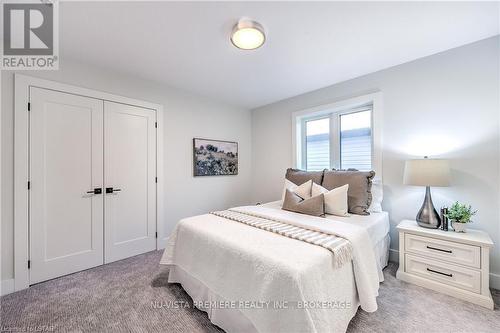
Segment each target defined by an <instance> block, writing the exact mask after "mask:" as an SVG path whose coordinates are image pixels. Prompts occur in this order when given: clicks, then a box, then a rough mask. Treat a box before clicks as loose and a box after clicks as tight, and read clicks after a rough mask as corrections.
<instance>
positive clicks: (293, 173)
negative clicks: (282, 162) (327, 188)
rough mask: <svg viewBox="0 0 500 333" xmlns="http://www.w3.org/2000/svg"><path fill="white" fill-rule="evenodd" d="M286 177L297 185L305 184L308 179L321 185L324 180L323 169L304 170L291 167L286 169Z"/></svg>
mask: <svg viewBox="0 0 500 333" xmlns="http://www.w3.org/2000/svg"><path fill="white" fill-rule="evenodd" d="M285 178H286V179H288V180H289V181H291V182H292V183H294V184H295V185H300V184H304V183H305V182H307V181H308V180H312V181H313V183H316V184H318V185H319V184H321V182H322V181H323V171H304V170H299V169H291V168H289V169H287V170H286V174H285Z"/></svg>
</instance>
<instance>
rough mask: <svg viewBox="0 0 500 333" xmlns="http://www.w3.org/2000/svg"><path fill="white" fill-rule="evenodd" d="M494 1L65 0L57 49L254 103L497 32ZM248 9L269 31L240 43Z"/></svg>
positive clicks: (224, 98)
mask: <svg viewBox="0 0 500 333" xmlns="http://www.w3.org/2000/svg"><path fill="white" fill-rule="evenodd" d="M498 6H499V4H498V3H495V2H489V3H466V2H454V3H452V2H440V3H430V2H426V3H416V2H413V3H410V2H385V3H376V2H370V3H366V2H364V3H362V2H350V3H347V2H343V3H341V2H316V3H306V2H288V3H286V2H274V3H271V2H270V3H262V2H261V3H252V2H230V3H228V2H226V3H208V2H203V3H200V2H197V3H193V2H190V3H172V2H171V3H166V2H149V3H144V2H142V3H139V2H126V3H111V2H107V3H97V2H90V3H89V2H87V3H63V4H62V5H61V9H60V39H61V42H60V43H61V44H60V50H61V57H68V58H71V59H76V60H80V61H83V62H86V63H90V64H93V65H97V66H103V67H107V68H111V69H114V70H119V71H123V72H126V73H129V74H133V75H136V76H139V77H142V78H146V79H151V80H155V81H161V82H164V83H166V84H168V85H171V86H173V87H177V88H180V89H183V90H187V91H190V92H193V93H196V94H200V95H204V96H207V97H210V98H213V99H216V100H219V101H222V102H226V103H229V104H232V105H236V106H241V107H245V108H255V107H258V106H262V105H265V104H269V103H272V102H275V101H278V100H281V99H284V98H288V97H291V96H295V95H298V94H301V93H305V92H308V91H311V90H315V89H318V88H321V87H325V86H328V85H331V84H334V83H337V82H341V81H345V80H348V79H351V78H354V77H358V76H360V75H364V74H368V73H371V72H374V71H378V70H381V69H383V68H387V67H391V66H394V65H398V64H401V63H405V62H408V61H411V60H414V59H417V58H421V57H424V56H427V55H431V54H434V53H437V52H441V51H444V50H447V49H450V48H454V47H457V46H460V45H464V44H467V43H471V42H474V41H477V40H480V39H484V38H487V37H490V36H493V35H497V34H498V33H499V10H498ZM242 16H246V17H250V18H253V19H255V20H257V21H259V22H260V23H261V24H263V25H264V27H265V29H266V31H267V41H266V44H265V45H264V46H263V47H262V48H260V49H258V50H255V51H242V50H238V49H236V48H235V47H233V46H232V45H231V43H230V41H229V35H230V31H231V28H232V25H233V24H234V23H235V22H236V21H237V20H238V19H239V18H240V17H242Z"/></svg>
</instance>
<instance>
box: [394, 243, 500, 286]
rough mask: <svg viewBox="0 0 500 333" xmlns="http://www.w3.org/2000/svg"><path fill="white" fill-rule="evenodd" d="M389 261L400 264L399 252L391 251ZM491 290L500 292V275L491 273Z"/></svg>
mask: <svg viewBox="0 0 500 333" xmlns="http://www.w3.org/2000/svg"><path fill="white" fill-rule="evenodd" d="M389 261H392V262H396V263H398V262H399V251H398V250H394V249H389ZM490 288H493V289H499V290H500V274H496V273H490Z"/></svg>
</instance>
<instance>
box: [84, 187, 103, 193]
mask: <svg viewBox="0 0 500 333" xmlns="http://www.w3.org/2000/svg"><path fill="white" fill-rule="evenodd" d="M87 193H89V194H101V193H102V188H100V187H97V188H95V189H93V190H92V191H87Z"/></svg>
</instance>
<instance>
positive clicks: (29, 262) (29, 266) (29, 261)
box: [28, 260, 31, 269]
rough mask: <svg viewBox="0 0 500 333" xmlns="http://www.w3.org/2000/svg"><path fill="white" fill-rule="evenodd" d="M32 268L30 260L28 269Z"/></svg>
mask: <svg viewBox="0 0 500 333" xmlns="http://www.w3.org/2000/svg"><path fill="white" fill-rule="evenodd" d="M30 268H31V260H28V269H30Z"/></svg>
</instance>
